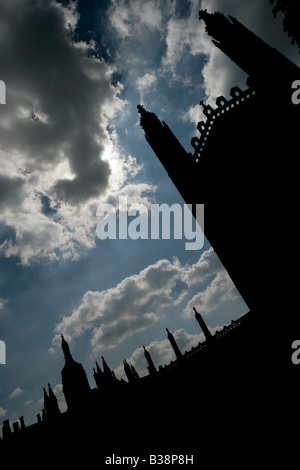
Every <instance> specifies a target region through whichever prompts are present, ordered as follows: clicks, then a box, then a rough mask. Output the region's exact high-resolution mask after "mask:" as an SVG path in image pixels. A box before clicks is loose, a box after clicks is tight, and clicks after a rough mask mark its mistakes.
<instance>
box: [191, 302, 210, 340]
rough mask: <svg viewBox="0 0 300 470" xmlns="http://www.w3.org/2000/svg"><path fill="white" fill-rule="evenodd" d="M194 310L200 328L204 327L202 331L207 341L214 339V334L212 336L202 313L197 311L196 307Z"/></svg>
mask: <svg viewBox="0 0 300 470" xmlns="http://www.w3.org/2000/svg"><path fill="white" fill-rule="evenodd" d="M193 310H194V312H195V318H196V320H197V322H198V323H199V325H200V328H201V329H202V331H203V333H204V336H205V339H206V341H207V342H210V341H211V340H212V339H213V336H212V334H211V332H210V331H209V329H208V328H207V326H206V323H205V321H204V320H203V318H202V315H201V314H200V313H199V312H197V310H196V309H195V307H193Z"/></svg>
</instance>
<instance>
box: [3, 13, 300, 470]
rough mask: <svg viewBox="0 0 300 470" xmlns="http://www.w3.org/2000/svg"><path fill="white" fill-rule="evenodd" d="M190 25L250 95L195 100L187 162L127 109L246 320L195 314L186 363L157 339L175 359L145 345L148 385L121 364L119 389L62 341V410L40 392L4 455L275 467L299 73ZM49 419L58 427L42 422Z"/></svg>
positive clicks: (286, 340) (164, 131) (281, 417)
mask: <svg viewBox="0 0 300 470" xmlns="http://www.w3.org/2000/svg"><path fill="white" fill-rule="evenodd" d="M200 19H201V20H202V21H204V22H205V24H206V30H207V32H208V34H209V35H210V36H211V37H212V38H213V42H214V44H215V46H216V47H218V48H219V49H220V50H222V51H223V52H224V53H225V54H226V55H228V57H230V58H231V59H232V60H233V61H234V62H235V63H236V64H237V65H238V66H239V67H241V68H242V69H243V70H244V71H245V72H246V73H247V74H248V76H249V78H248V81H247V88H246V89H245V90H241V89H239V88H238V87H236V86H233V88H232V89H231V90H229V91H228V96H227V97H224V96H220V97H219V98H218V99H217V100H216V106H215V107H212V106H210V105H208V104H205V103H203V102H202V106H203V112H204V115H205V116H206V121H203V122H200V123H198V126H197V128H198V130H199V132H200V136H197V137H194V138H193V139H192V141H191V146H192V149H193V151H192V152H186V151H185V150H184V148H183V147H182V145H181V144H180V142H179V141H178V139H177V138H176V137H175V136H174V134H173V133H172V131H171V130H170V128H169V127H168V126H167V124H166V123H164V122H160V120H159V119H158V117H157V116H156V115H155V114H154V113H152V112H149V111H147V110H145V109H144V108H143V107H142V106H140V105H139V106H138V111H139V113H140V120H141V126H142V127H143V129H144V131H145V136H146V139H147V141H148V143H149V144H150V146H151V147H152V149H153V150H154V152H155V154H156V155H157V157H158V158H159V160H160V161H161V163H162V164H163V166H164V168H165V169H166V171H167V173H168V175H169V176H170V178H171V180H172V181H173V183H174V185H175V186H176V188H177V189H178V191H179V192H180V194H181V195H182V197H183V199H184V200H185V202H186V203H187V204H190V203H194V204H196V203H204V204H205V235H206V237H207V239H208V240H209V242H210V243H211V245H212V246H213V248H214V250H215V251H216V253H217V255H218V256H219V258H220V260H221V262H222V263H223V265H224V266H225V268H226V269H227V271H228V273H229V275H230V277H231V278H232V280H233V282H234V284H235V285H236V287H237V288H238V290H239V292H240V294H241V295H242V296H243V298H244V300H245V301H246V303H247V305H248V307H249V312H248V313H246V314H245V315H243V316H241V317H240V318H239V319H237V320H235V321H232V322H231V323H230V324H229V325H225V326H224V327H223V328H222V330H220V331H217V332H216V333H215V334H214V335H212V333H211V331H210V330H209V329H208V328H207V326H206V324H205V321H204V318H203V316H202V314H201V312H197V311H196V310H195V318H196V320H197V322H198V323H199V326H200V327H201V329H202V331H203V333H204V336H205V341H204V342H201V343H199V344H198V345H197V346H195V347H192V348H191V350H190V351H185V352H183V351H180V348H179V347H178V345H177V343H176V341H175V339H174V336H173V335H172V334H171V333H170V332H169V331H168V330H167V331H168V339H169V341H170V343H171V345H172V347H173V350H174V353H175V356H176V359H175V360H173V361H171V362H170V364H167V365H164V366H163V365H158V369H156V367H155V365H154V363H153V361H152V358H151V356H150V354H149V352H148V351H147V350H146V348H144V355H145V360H146V362H147V364H148V371H149V374H148V375H146V376H144V377H139V375H138V373H137V371H135V369H134V368H133V367H132V366H131V365H130V364H129V363H128V362H127V361H126V360H124V370H125V373H126V376H127V379H128V381H125V380H123V379H121V380H119V379H118V378H117V377H116V376H115V374H114V372H113V371H112V370H111V369H110V367H109V366H108V364H107V363H106V362H105V360H104V358H103V357H102V363H103V369H101V368H100V366H99V364H98V362H96V369H95V368H94V379H95V383H96V388H91V387H90V386H89V383H88V381H87V378H86V374H85V371H84V369H83V367H82V365H81V364H79V363H77V362H76V361H74V360H73V358H72V356H71V353H70V349H69V346H68V344H67V342H66V341H65V340H64V338H63V337H62V349H63V352H64V356H65V366H64V368H63V370H62V383H63V392H64V395H65V398H66V403H67V406H68V410H67V411H66V412H65V413H58V412H57V408H56V405H55V400H54V399H53V396H52V393H50V389H49V393H47V392H46V391H45V408H44V411H43V416H42V418H41V417H40V416H39V417H38V422H37V423H36V424H34V425H31V426H25V424H24V421H22V422H21V424H22V423H23V424H22V425H21V426H20V424H19V423H18V422H17V423H13V431H12V429H11V426H10V423H9V422H8V421H7V420H6V421H5V422H4V424H3V437H4V440H3V442H1V444H2V450H4V449H6V450H7V451H8V452H12V451H13V449H14V448H15V447H20V446H24V448H26V451H27V452H34V449H35V448H36V446H37V445H39V447H40V448H41V449H42V451H43V452H44V453H45V455H46V454H47V455H49V443H50V442H51V448H59V445H60V443H61V442H63V447H64V456H65V458H66V460H68V459H69V460H70V458H71V457H72V459H73V461H75V462H76V463H78V455H79V454H78V452H79V449H81V451H82V455H84V463H85V464H86V462H87V460H88V457H89V456H92V457H93V459H94V458H95V454H96V455H97V459H98V460H97V462H100V461H101V462H102V464H103V459H102V460H100V455H109V453H112V452H121V453H122V455H136V454H138V453H139V454H140V455H144V456H146V455H148V454H149V452H150V453H156V452H160V453H163V454H167V453H174V454H180V453H185V454H186V453H187V451H189V452H191V450H192V452H194V454H195V452H196V451H195V449H197V452H196V453H197V456H198V457H197V458H198V459H199V460H198V463H199V462H200V460H201V461H202V462H203V459H204V458H205V457H209V456H213V462H214V463H215V464H216V462H218V463H224V462H230V464H232V462H238V463H239V468H240V465H241V460H240V458H239V456H240V453H241V452H242V453H244V454H243V459H244V460H243V462H244V461H247V463H250V462H251V459H253V461H252V463H255V465H256V464H257V458H258V456H259V459H260V460H259V461H260V463H261V464H263V463H265V464H268V465H269V464H270V459H271V456H272V453H274V451H273V449H274V447H276V452H275V454H276V458H277V457H278V453H279V451H280V450H281V449H282V445H280V442H279V440H280V436H281V433H282V429H285V430H286V429H288V428H289V425H290V422H289V420H288V418H289V417H290V416H291V415H292V414H294V413H295V410H294V404H295V403H296V402H297V393H298V389H299V388H297V385H299V381H298V378H297V374H296V368H293V366H292V363H291V360H290V352H291V343H292V340H294V339H295V331H297V330H296V326H297V321H296V318H295V315H294V310H295V308H294V304H295V305H296V304H297V302H296V293H297V286H296V282H295V281H294V284H293V279H292V276H291V275H289V273H290V266H289V263H288V261H289V260H290V256H289V253H288V255H285V252H286V251H285V250H287V251H288V248H289V247H294V246H295V247H296V246H297V244H295V245H293V243H294V242H295V239H293V238H292V237H291V234H292V233H293V230H291V229H292V228H293V224H294V222H293V221H294V219H295V216H296V212H295V205H294V202H295V201H297V188H298V181H297V180H296V178H295V175H297V174H298V170H297V171H296V164H297V147H298V141H297V139H298V123H299V111H298V108H297V106H295V105H293V103H292V101H291V82H292V81H294V80H296V79H300V71H299V68H298V67H297V66H296V65H295V64H293V63H291V62H290V61H288V60H287V59H286V58H285V57H284V56H283V55H282V54H280V53H279V52H278V51H276V50H274V49H273V48H271V47H270V46H268V45H267V44H266V43H264V42H263V41H262V40H261V39H259V38H258V37H257V36H255V35H254V34H253V33H252V32H250V31H249V30H248V29H247V28H245V27H244V26H243V25H241V24H240V23H239V22H238V21H237V20H236V19H234V18H232V17H229V19H228V18H226V17H225V16H224V15H222V14H221V13H218V12H217V13H214V14H209V13H207V12H206V11H200ZM233 85H234V84H233ZM287 258H288V259H287ZM298 375H299V374H298ZM50 395H51V397H50ZM49 401H51V405H49V403H50V402H49ZM54 409H56V412H55V413H56V414H55V413H53V411H54ZM48 414H49V416H53V417H54V414H55V419H51V420H50V419H48V420H47V415H48ZM21 428H22V429H21ZM277 444H278V445H277ZM281 444H282V443H281ZM137 449H138V450H137ZM199 449H200V450H201V452H200V450H199ZM216 449H217V451H218V452H217V453H216ZM198 450H199V451H198ZM204 454H205V455H204ZM262 456H265V461H264V462H262V458H263V457H262ZM195 459H196V455H195ZM92 461H93V460H92ZM266 466H267V465H266Z"/></svg>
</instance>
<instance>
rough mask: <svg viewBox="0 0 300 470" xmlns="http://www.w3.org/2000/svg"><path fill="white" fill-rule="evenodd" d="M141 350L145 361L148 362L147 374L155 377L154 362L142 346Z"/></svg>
mask: <svg viewBox="0 0 300 470" xmlns="http://www.w3.org/2000/svg"><path fill="white" fill-rule="evenodd" d="M143 348H144V356H145V358H146V361H147V362H148V366H147V368H148V371H149V374H150V375H155V374H157V370H156V367H155V365H154V362H153V360H152V357H151V354H150V353H149V351H147V349H146V348H145V346H143Z"/></svg>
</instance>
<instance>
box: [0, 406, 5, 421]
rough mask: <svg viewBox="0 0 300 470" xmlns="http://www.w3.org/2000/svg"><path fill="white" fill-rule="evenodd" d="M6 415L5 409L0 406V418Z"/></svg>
mask: <svg viewBox="0 0 300 470" xmlns="http://www.w3.org/2000/svg"><path fill="white" fill-rule="evenodd" d="M5 416H6V410H4V408H2V407H1V406H0V419H1V418H4V417H5Z"/></svg>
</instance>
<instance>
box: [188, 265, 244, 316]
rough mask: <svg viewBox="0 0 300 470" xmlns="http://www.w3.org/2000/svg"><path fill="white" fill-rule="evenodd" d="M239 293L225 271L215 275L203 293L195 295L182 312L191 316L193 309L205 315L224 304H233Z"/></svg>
mask: <svg viewBox="0 0 300 470" xmlns="http://www.w3.org/2000/svg"><path fill="white" fill-rule="evenodd" d="M238 296H239V293H238V291H237V289H236V287H235V285H234V284H233V282H232V280H231V279H230V277H229V276H228V274H227V272H226V271H225V270H223V271H220V272H218V273H217V274H216V276H215V277H214V279H213V280H212V281H211V283H210V284H209V285H208V287H207V288H206V289H205V290H204V291H203V292H198V293H197V294H195V295H194V296H193V297H192V298H191V299H190V300H189V301H188V303H187V305H186V307H185V309H184V312H185V314H186V315H187V316H191V315H192V312H193V307H195V308H196V310H198V311H199V312H201V314H204V315H207V314H209V313H210V312H212V311H214V310H216V309H217V308H218V307H220V306H221V305H223V304H224V303H225V302H234V301H235V300H236V299H237V298H238Z"/></svg>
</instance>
